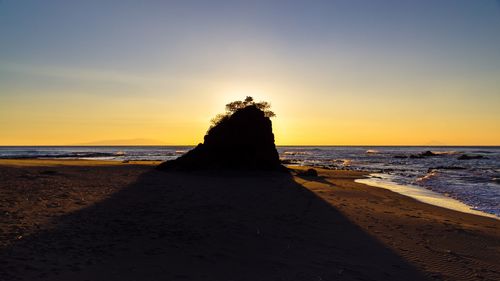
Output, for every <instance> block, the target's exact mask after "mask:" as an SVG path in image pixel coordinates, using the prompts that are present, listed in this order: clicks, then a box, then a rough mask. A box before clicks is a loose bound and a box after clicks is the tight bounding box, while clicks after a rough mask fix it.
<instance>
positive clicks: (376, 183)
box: [355, 173, 500, 220]
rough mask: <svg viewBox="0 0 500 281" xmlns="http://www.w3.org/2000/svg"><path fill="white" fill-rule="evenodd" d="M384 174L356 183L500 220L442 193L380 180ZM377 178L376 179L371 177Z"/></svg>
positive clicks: (434, 204) (377, 174)
mask: <svg viewBox="0 0 500 281" xmlns="http://www.w3.org/2000/svg"><path fill="white" fill-rule="evenodd" d="M383 175H384V174H381V173H369V176H370V177H369V178H361V179H356V180H355V182H357V183H361V184H366V185H369V186H373V187H377V188H383V189H387V190H390V191H393V192H396V193H398V194H401V195H403V196H407V197H410V198H413V199H415V200H417V201H419V202H422V203H424V204H429V205H433V206H438V207H442V208H446V209H450V210H454V211H457V212H462V213H467V214H473V215H478V216H484V217H488V218H493V219H497V220H500V217H498V216H496V215H494V214H490V213H487V212H483V211H480V210H476V209H474V207H473V206H470V205H467V204H465V203H463V202H461V201H459V200H457V199H454V198H451V197H447V196H445V195H443V194H441V193H438V192H435V191H432V190H429V189H426V188H423V187H420V186H412V185H403V184H398V183H395V182H392V181H389V180H383V179H381V178H380V176H383ZM371 176H375V177H371Z"/></svg>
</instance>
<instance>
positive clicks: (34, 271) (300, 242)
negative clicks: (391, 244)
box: [0, 170, 426, 281]
mask: <svg viewBox="0 0 500 281" xmlns="http://www.w3.org/2000/svg"><path fill="white" fill-rule="evenodd" d="M0 260H3V261H5V260H7V261H8V262H7V263H4V264H2V265H0V267H3V268H2V269H1V270H0V273H1V275H2V276H0V279H1V280H217V281H220V280H252V281H255V280H316V281H318V280H426V277H425V276H424V275H423V274H422V273H421V272H419V271H418V270H416V269H415V268H413V267H412V266H411V265H409V264H408V263H407V262H406V261H405V260H403V259H402V258H401V257H399V256H397V255H396V254H395V253H393V252H392V251H391V250H389V249H387V248H386V247H385V246H383V245H382V244H381V243H380V242H378V241H377V240H375V239H373V238H372V237H371V236H369V235H368V234H366V233H365V232H363V231H362V230H361V229H360V228H358V227H357V226H356V225H354V224H353V223H352V222H350V221H349V220H348V219H346V218H345V217H344V216H343V215H342V214H341V213H340V212H339V211H337V210H336V209H335V208H333V207H332V206H330V205H329V204H328V203H326V202H325V201H323V200H322V199H320V198H318V197H317V196H316V195H315V194H313V193H312V192H310V191H309V190H307V189H305V188H304V187H302V186H301V185H299V184H297V183H296V182H295V181H294V179H293V177H292V176H291V175H289V174H286V173H266V174H264V173H239V174H235V173H232V174H225V175H218V176H215V175H210V174H206V173H191V174H183V173H165V172H159V171H154V170H151V171H148V172H146V173H144V174H142V175H141V176H140V177H139V178H138V179H137V181H136V182H135V183H134V184H132V185H130V186H128V187H125V188H123V189H122V190H121V191H119V192H117V193H115V194H114V195H113V196H112V197H111V198H109V199H106V200H104V201H101V202H99V203H97V204H95V205H93V206H91V207H88V208H85V209H83V210H80V211H77V212H74V213H70V214H67V215H65V216H63V217H61V218H59V219H58V221H57V222H56V227H55V228H54V229H51V230H49V231H44V232H39V233H37V234H34V235H32V236H30V237H27V238H26V239H23V240H20V241H19V242H17V243H15V244H13V245H12V246H10V247H9V248H7V249H3V250H2V253H1V254H0Z"/></svg>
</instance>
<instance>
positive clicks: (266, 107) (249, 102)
mask: <svg viewBox="0 0 500 281" xmlns="http://www.w3.org/2000/svg"><path fill="white" fill-rule="evenodd" d="M247 106H255V107H257V108H258V109H260V110H262V111H263V112H264V116H265V117H269V118H272V117H275V116H276V114H274V112H272V111H271V104H270V103H268V102H266V101H261V102H255V101H254V100H253V98H252V97H250V96H247V97H246V98H245V99H244V100H242V101H240V100H238V101H233V102H230V103H228V104H226V112H225V113H220V114H217V115H216V116H215V117H214V118H213V119H212V120H210V123H212V124H211V126H210V128H209V130H210V129H211V128H213V127H214V126H216V125H217V124H219V123H221V122H224V121H225V120H227V119H228V118H229V117H230V116H231V115H233V113H235V112H236V111H238V110H240V109H243V108H245V107H247Z"/></svg>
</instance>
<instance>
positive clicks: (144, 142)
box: [76, 139, 167, 145]
mask: <svg viewBox="0 0 500 281" xmlns="http://www.w3.org/2000/svg"><path fill="white" fill-rule="evenodd" d="M76 145H167V144H166V143H164V142H161V141H158V140H152V139H121V140H100V141H93V142H86V143H78V144H76Z"/></svg>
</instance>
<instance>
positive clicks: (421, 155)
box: [410, 150, 441, 159]
mask: <svg viewBox="0 0 500 281" xmlns="http://www.w3.org/2000/svg"><path fill="white" fill-rule="evenodd" d="M435 156H441V154H437V153H434V152H432V151H429V150H428V151H426V152H422V153H419V154H413V155H410V158H412V159H421V158H426V157H435Z"/></svg>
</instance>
